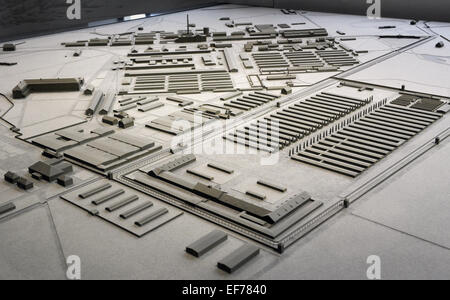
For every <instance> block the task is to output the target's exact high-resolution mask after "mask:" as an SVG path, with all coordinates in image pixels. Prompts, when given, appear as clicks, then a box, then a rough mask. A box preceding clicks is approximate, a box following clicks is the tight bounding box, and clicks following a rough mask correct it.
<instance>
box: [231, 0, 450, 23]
mask: <svg viewBox="0 0 450 300" xmlns="http://www.w3.org/2000/svg"><path fill="white" fill-rule="evenodd" d="M227 2H229V3H235V4H248V5H260V6H269V7H276V8H293V9H302V10H311V11H321V12H334V13H343V14H354V15H365V14H366V12H367V8H368V7H369V6H370V4H367V1H366V0H227ZM381 17H385V18H388V17H389V18H400V19H418V20H427V21H444V22H450V0H381Z"/></svg>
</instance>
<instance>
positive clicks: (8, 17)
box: [0, 0, 450, 40]
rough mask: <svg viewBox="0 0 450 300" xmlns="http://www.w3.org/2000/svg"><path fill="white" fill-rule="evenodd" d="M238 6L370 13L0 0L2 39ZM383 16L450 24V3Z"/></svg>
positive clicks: (405, 7) (310, 3)
mask: <svg viewBox="0 0 450 300" xmlns="http://www.w3.org/2000/svg"><path fill="white" fill-rule="evenodd" d="M219 2H222V3H225V2H226V3H235V4H247V5H255V6H267V7H277V8H294V9H302V10H312V11H323V12H336V13H346V14H358V15H364V14H366V11H367V8H368V7H369V4H367V3H366V0H81V7H82V9H81V20H68V19H67V17H66V11H67V8H68V7H69V5H68V4H66V0H22V1H16V0H0V40H8V39H17V38H21V37H24V36H29V35H36V34H43V33H49V32H55V31H60V30H65V29H71V28H77V27H85V26H87V24H88V23H90V22H94V21H100V20H106V19H112V18H119V17H123V16H127V15H133V14H139V13H162V12H170V11H177V10H185V9H189V8H196V7H201V6H207V5H211V4H214V3H219ZM381 16H382V17H395V18H405V19H421V20H435V21H449V22H450V0H381Z"/></svg>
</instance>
